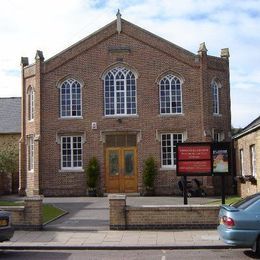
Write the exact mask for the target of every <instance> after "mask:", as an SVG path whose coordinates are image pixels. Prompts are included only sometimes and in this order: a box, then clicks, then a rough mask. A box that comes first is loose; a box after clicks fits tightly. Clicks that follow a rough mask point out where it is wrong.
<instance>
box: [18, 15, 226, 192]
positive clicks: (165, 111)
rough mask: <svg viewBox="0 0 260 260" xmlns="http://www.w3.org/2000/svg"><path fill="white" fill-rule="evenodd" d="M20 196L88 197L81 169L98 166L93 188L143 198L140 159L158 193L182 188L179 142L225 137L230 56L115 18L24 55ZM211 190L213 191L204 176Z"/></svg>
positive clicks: (210, 183) (207, 178) (176, 190)
mask: <svg viewBox="0 0 260 260" xmlns="http://www.w3.org/2000/svg"><path fill="white" fill-rule="evenodd" d="M21 66H22V88H23V91H22V130H21V132H22V138H21V141H20V173H19V176H20V177H19V178H20V180H19V182H20V187H19V190H20V193H21V194H24V193H26V194H27V195H32V194H43V195H45V196H83V195H86V192H87V185H86V174H85V172H84V169H85V168H86V166H87V164H88V162H89V160H90V159H91V158H92V157H96V158H97V159H98V162H99V164H100V172H101V175H100V179H99V192H100V193H101V194H104V193H137V194H142V192H143V191H144V185H143V177H142V172H143V167H144V161H145V160H146V159H147V158H148V157H150V156H152V157H153V158H154V159H155V161H156V164H157V167H158V174H157V176H156V180H155V193H156V194H158V195H162V194H165V195H166V194H167V195H170V194H178V192H179V191H178V185H177V182H178V177H177V176H176V166H175V163H176V154H175V147H176V143H178V142H205V141H207V142H209V141H210V142H211V141H229V140H230V129H231V115H230V83H229V53H228V49H222V50H221V55H220V57H213V56H209V55H208V54H207V49H206V46H205V44H204V43H202V44H201V45H200V47H199V50H198V53H197V54H194V53H191V52H189V51H187V50H185V49H183V48H181V47H179V46H177V45H175V44H173V43H171V42H169V41H167V40H164V39H162V38H160V37H158V36H156V35H154V34H152V33H150V32H148V31H146V30H144V29H142V28H140V27H138V26H136V25H134V24H132V23H130V22H128V21H126V20H123V19H121V15H120V14H119V13H118V15H117V19H116V20H115V21H113V22H111V23H110V24H108V25H106V26H105V27H103V28H101V29H100V30H98V31H97V32H95V33H93V34H91V35H90V36H88V37H86V38H84V39H83V40H81V41H79V42H77V43H76V44H74V45H73V46H71V47H69V48H68V49H65V50H64V51H62V52H60V53H59V54H57V55H55V56H54V57H52V58H50V59H48V60H45V59H44V56H43V53H42V52H41V51H37V53H36V57H35V63H33V64H29V62H28V58H27V57H22V59H21ZM202 181H203V185H204V187H206V189H207V191H208V193H214V192H215V190H216V189H217V187H215V186H216V185H215V184H214V180H213V179H212V178H211V177H203V178H202Z"/></svg>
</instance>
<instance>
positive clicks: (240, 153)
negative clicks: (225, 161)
mask: <svg viewBox="0 0 260 260" xmlns="http://www.w3.org/2000/svg"><path fill="white" fill-rule="evenodd" d="M239 163H240V173H241V175H242V176H245V168H244V167H245V165H244V150H243V149H240V150H239Z"/></svg>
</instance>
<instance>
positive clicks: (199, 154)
mask: <svg viewBox="0 0 260 260" xmlns="http://www.w3.org/2000/svg"><path fill="white" fill-rule="evenodd" d="M178 159H179V160H187V161H189V160H211V149H210V145H197V146H196V145H194V146H178Z"/></svg>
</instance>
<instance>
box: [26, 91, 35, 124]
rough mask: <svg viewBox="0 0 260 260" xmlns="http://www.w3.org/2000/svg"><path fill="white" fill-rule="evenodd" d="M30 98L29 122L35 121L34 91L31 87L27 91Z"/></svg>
mask: <svg viewBox="0 0 260 260" xmlns="http://www.w3.org/2000/svg"><path fill="white" fill-rule="evenodd" d="M27 97H28V120H29V121H31V120H33V119H34V90H33V88H32V87H31V86H30V87H29V88H28V91H27Z"/></svg>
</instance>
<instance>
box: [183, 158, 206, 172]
mask: <svg viewBox="0 0 260 260" xmlns="http://www.w3.org/2000/svg"><path fill="white" fill-rule="evenodd" d="M178 171H179V173H209V172H211V161H179V163H178Z"/></svg>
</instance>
